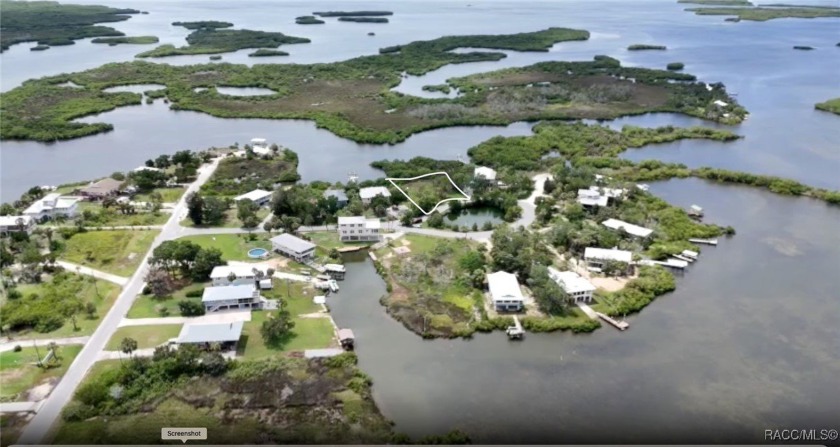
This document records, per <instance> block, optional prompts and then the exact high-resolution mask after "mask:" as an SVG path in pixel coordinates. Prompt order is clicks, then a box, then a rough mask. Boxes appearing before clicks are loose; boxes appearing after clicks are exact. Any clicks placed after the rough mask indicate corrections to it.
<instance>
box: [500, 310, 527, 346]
mask: <svg viewBox="0 0 840 447" xmlns="http://www.w3.org/2000/svg"><path fill="white" fill-rule="evenodd" d="M505 333H506V334H507V336H508V338H509V339H511V340H521V339H522V337H524V336H525V329H522V324H521V323H519V318H518V317H517V316H516V315H514V316H513V326H509V327H508V328H507V330H505Z"/></svg>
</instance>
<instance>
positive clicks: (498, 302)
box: [487, 272, 525, 312]
mask: <svg viewBox="0 0 840 447" xmlns="http://www.w3.org/2000/svg"><path fill="white" fill-rule="evenodd" d="M487 284H488V287H489V289H490V299H491V300H492V303H493V308H494V309H496V311H500V312H518V311H520V310H522V309H523V308H524V307H525V298H524V297H523V296H522V290H521V289H520V288H519V281H517V280H516V275H514V274H512V273H507V272H495V273H488V274H487Z"/></svg>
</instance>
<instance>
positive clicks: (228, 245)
mask: <svg viewBox="0 0 840 447" xmlns="http://www.w3.org/2000/svg"><path fill="white" fill-rule="evenodd" d="M252 237H255V239H254V240H249V236H248V235H247V234H202V235H198V236H187V237H184V238H181V239H182V240H187V241H190V242H194V243H196V244H198V245H200V246H201V247H203V248H208V247H213V248H218V249H219V250H221V251H222V258H224V259H225V260H226V261H253V259H251V258H249V257H248V250H250V249H252V248H257V247H259V248H265V249H267V250H269V251H270V250H271V242H269V241H268V239H269V235H267V234H253V235H252Z"/></svg>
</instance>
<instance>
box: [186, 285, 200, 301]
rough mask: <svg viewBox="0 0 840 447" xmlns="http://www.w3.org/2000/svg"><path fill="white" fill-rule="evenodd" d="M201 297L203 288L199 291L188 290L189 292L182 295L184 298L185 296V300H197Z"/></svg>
mask: <svg viewBox="0 0 840 447" xmlns="http://www.w3.org/2000/svg"><path fill="white" fill-rule="evenodd" d="M202 295H204V288H203V287H202V288H200V289H196V290H190V291H189V292H187V293H185V294H184V296H186V297H187V298H199V297H201V296H202Z"/></svg>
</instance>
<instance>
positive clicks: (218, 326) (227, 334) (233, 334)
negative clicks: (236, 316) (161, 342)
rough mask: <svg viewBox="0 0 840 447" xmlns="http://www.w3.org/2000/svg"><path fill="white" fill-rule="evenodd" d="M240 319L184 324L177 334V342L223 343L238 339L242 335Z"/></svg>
mask: <svg viewBox="0 0 840 447" xmlns="http://www.w3.org/2000/svg"><path fill="white" fill-rule="evenodd" d="M242 325H243V322H242V321H235V322H233V323H204V324H189V323H188V324H185V325H184V327H183V328H181V333H180V335H178V343H223V342H229V341H238V340H239V337H240V336H241V335H242Z"/></svg>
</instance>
